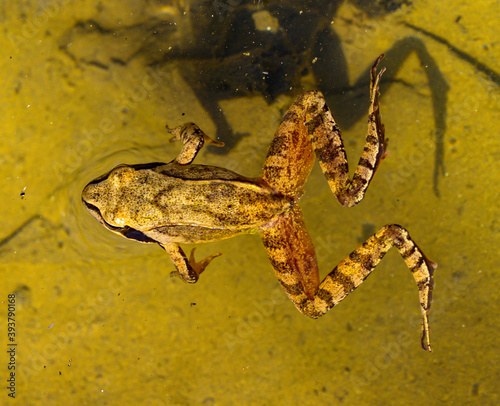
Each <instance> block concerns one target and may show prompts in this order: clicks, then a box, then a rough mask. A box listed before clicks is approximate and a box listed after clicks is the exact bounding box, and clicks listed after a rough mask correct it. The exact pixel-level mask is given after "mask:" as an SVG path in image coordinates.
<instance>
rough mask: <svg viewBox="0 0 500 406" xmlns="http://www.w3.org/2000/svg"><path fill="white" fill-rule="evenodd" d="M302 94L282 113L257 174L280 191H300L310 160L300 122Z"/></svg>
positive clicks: (304, 129)
mask: <svg viewBox="0 0 500 406" xmlns="http://www.w3.org/2000/svg"><path fill="white" fill-rule="evenodd" d="M306 108H307V106H306V102H305V101H304V97H299V98H298V99H297V101H296V102H295V103H293V104H292V105H291V106H290V108H289V109H288V110H287V112H286V113H285V116H284V117H283V121H282V122H281V124H280V125H279V127H278V129H277V130H276V133H275V135H274V138H273V140H272V142H271V146H270V147H269V151H268V153H267V157H266V160H265V162H264V166H263V168H262V174H261V177H262V179H264V180H265V181H266V182H267V183H268V184H269V185H271V186H272V187H273V188H275V189H276V190H278V191H279V192H280V193H282V194H284V195H288V196H295V195H297V194H301V193H302V188H303V185H304V183H305V182H306V180H307V177H308V176H309V173H310V172H311V169H312V166H313V163H314V150H313V147H312V145H311V141H310V139H309V135H308V133H307V127H306V126H305V125H304V120H305V109H306Z"/></svg>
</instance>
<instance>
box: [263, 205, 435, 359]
mask: <svg viewBox="0 0 500 406" xmlns="http://www.w3.org/2000/svg"><path fill="white" fill-rule="evenodd" d="M261 237H262V240H263V242H264V246H265V248H266V250H267V254H268V256H269V259H270V260H271V263H272V265H273V268H274V271H275V274H276V276H277V278H278V280H279V281H280V283H281V286H282V287H283V289H284V290H285V292H286V294H287V296H288V297H289V298H290V299H291V300H292V302H293V303H294V304H295V306H296V307H297V309H298V310H299V311H300V312H301V313H303V314H305V315H306V316H309V317H312V318H318V317H320V316H322V315H323V314H325V313H326V312H327V311H328V310H330V309H331V308H332V307H333V306H335V305H336V304H337V303H339V302H341V301H342V300H343V299H344V298H345V297H346V296H348V295H349V294H350V293H351V292H352V291H353V290H354V289H356V288H357V287H358V286H359V285H360V284H361V283H362V282H363V281H364V280H365V279H366V277H367V276H368V275H370V273H371V272H372V271H373V269H374V268H375V267H376V266H377V264H378V263H379V262H380V260H381V259H382V258H383V256H384V255H385V254H386V253H387V251H389V249H391V248H392V247H393V246H395V247H396V248H397V249H398V251H399V253H400V254H401V256H402V257H403V259H404V261H405V263H406V265H407V266H408V268H410V271H411V273H412V275H413V277H414V279H415V282H416V283H417V287H418V291H419V298H420V310H421V315H422V347H423V348H424V349H425V350H428V351H430V338H429V320H428V311H429V308H430V302H431V294H432V287H433V280H432V274H433V270H434V268H435V267H436V264H434V263H433V262H432V261H430V260H429V259H428V258H427V257H426V256H425V255H424V253H423V252H422V251H421V250H420V248H419V247H418V246H417V245H416V244H415V242H414V241H413V240H412V239H411V238H410V236H409V234H408V232H407V231H406V230H405V229H404V228H402V227H401V226H398V225H394V224H393V225H388V226H385V227H383V228H382V229H381V230H380V231H379V232H377V233H376V234H375V235H374V236H372V237H370V238H369V239H368V240H367V241H366V242H365V243H364V244H363V245H361V246H360V247H359V248H358V249H356V250H355V251H353V252H352V253H351V254H350V255H349V256H348V257H347V258H345V259H344V260H342V261H341V262H340V263H339V264H338V265H337V266H336V267H335V268H334V269H333V270H332V271H331V272H330V273H329V274H328V275H327V276H326V277H325V279H323V281H322V282H321V283H319V282H318V281H319V278H318V276H317V275H318V267H317V263H316V255H315V253H314V248H313V246H312V242H311V239H310V237H309V235H308V234H307V231H306V230H305V228H304V225H303V220H302V215H301V213H300V211H299V209H298V208H294V209H293V210H292V211H290V212H288V213H286V214H285V215H283V216H282V217H280V219H279V220H278V221H277V223H276V224H274V225H273V226H271V227H268V228H263V229H262V230H261Z"/></svg>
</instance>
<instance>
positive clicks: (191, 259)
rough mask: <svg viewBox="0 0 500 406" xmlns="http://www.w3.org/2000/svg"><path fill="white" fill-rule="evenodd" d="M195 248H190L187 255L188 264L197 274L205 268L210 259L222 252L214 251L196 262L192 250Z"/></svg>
mask: <svg viewBox="0 0 500 406" xmlns="http://www.w3.org/2000/svg"><path fill="white" fill-rule="evenodd" d="M195 250H196V247H195V248H193V249H192V250H191V254H190V255H189V265H190V266H191V268H192V269H193V270H194V271H195V272H196V273H197V274H198V275H200V274H201V273H202V272H203V271H204V270H205V268H206V267H207V266H208V264H209V263H210V262H211V261H212V259H214V258H215V257H218V256H220V255H222V252H216V253H215V254H212V255H210V256H208V257H206V258H204V259H202V260H201V261H199V262H196V260H195V258H194V251H195Z"/></svg>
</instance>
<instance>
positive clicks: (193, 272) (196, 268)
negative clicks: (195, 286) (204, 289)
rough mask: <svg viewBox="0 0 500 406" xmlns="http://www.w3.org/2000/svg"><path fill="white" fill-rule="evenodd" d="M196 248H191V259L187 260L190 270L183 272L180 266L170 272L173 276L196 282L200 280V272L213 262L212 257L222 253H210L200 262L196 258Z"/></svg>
mask: <svg viewBox="0 0 500 406" xmlns="http://www.w3.org/2000/svg"><path fill="white" fill-rule="evenodd" d="M195 250H196V247H195V248H193V249H192V250H191V254H189V260H187V263H186V265H187V268H188V271H187V273H186V272H181V271H179V268H177V270H175V271H172V272H170V276H171V277H174V276H175V277H178V278H181V279H182V280H183V281H184V282H187V283H196V282H198V278H199V276H200V274H201V273H202V272H203V271H204V270H205V268H206V267H207V266H208V264H209V263H210V262H212V259H214V258H215V257H218V256H220V255H222V252H216V253H215V254H212V255H209V256H208V257H206V258H204V259H202V260H201V261H199V262H196V259H195V258H194V251H195Z"/></svg>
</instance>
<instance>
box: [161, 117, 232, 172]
mask: <svg viewBox="0 0 500 406" xmlns="http://www.w3.org/2000/svg"><path fill="white" fill-rule="evenodd" d="M166 129H167V132H168V133H169V134H172V135H173V137H172V138H171V139H170V142H174V141H182V144H183V146H182V150H181V152H180V153H179V155H178V156H177V158H175V162H177V163H178V164H179V165H188V164H190V163H191V162H193V160H194V158H195V157H196V155H197V154H198V151H199V150H200V149H201V148H202V147H203V145H204V144H205V143H207V144H212V145H214V146H216V147H223V146H224V143H223V142H219V141H215V140H213V139H212V138H210V137H209V136H208V135H207V134H205V133H204V132H203V131H202V130H201V129H200V127H198V126H197V125H196V124H195V123H185V124H183V125H180V126H178V127H175V128H169V127H168V125H167V126H166Z"/></svg>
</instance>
